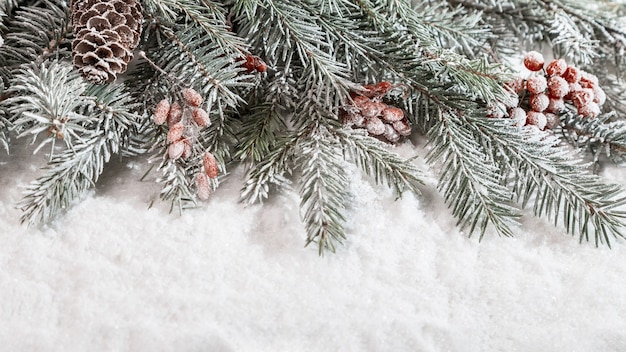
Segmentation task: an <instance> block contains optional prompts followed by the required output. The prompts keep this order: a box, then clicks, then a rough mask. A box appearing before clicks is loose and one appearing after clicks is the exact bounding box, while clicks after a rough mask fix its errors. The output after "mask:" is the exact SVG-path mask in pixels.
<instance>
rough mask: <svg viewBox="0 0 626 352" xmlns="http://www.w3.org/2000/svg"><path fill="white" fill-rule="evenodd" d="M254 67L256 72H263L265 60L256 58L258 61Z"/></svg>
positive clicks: (265, 67)
mask: <svg viewBox="0 0 626 352" xmlns="http://www.w3.org/2000/svg"><path fill="white" fill-rule="evenodd" d="M254 68H256V70H257V71H258V72H265V71H267V65H266V64H265V62H263V61H261V59H258V62H257V64H256V66H254Z"/></svg>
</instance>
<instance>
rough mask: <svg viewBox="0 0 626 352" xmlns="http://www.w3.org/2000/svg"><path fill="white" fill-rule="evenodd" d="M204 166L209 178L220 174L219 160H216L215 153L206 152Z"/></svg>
mask: <svg viewBox="0 0 626 352" xmlns="http://www.w3.org/2000/svg"><path fill="white" fill-rule="evenodd" d="M202 166H203V167H204V173H205V174H206V175H207V176H209V178H216V177H217V175H218V174H219V168H218V166H217V160H215V157H214V156H213V154H211V153H209V152H205V153H204V155H203V156H202Z"/></svg>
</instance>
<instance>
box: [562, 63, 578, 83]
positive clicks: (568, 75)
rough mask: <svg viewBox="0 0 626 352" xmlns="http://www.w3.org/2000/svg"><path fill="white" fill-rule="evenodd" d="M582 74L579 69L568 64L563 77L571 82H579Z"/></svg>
mask: <svg viewBox="0 0 626 352" xmlns="http://www.w3.org/2000/svg"><path fill="white" fill-rule="evenodd" d="M581 77H582V74H581V72H580V70H579V69H577V68H576V67H574V66H568V67H567V69H566V70H565V72H564V73H563V78H565V80H566V81H568V82H569V83H578V81H580V78H581Z"/></svg>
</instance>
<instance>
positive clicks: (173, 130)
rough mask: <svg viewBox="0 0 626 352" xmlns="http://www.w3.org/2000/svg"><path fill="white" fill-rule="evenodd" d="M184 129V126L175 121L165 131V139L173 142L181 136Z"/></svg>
mask: <svg viewBox="0 0 626 352" xmlns="http://www.w3.org/2000/svg"><path fill="white" fill-rule="evenodd" d="M184 130H185V126H183V124H182V123H177V124H175V125H173V126H172V127H170V130H169V132H168V133H167V141H168V142H171V143H174V142H176V141H179V140H180V139H181V138H182V137H183V131H184Z"/></svg>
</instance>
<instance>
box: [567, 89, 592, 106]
mask: <svg viewBox="0 0 626 352" xmlns="http://www.w3.org/2000/svg"><path fill="white" fill-rule="evenodd" d="M594 98H595V95H594V94H593V89H589V88H582V89H580V90H578V91H576V92H574V93H572V103H573V104H574V105H575V106H576V107H577V108H580V107H581V106H585V105H587V104H589V103H592V102H593V99H594Z"/></svg>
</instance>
